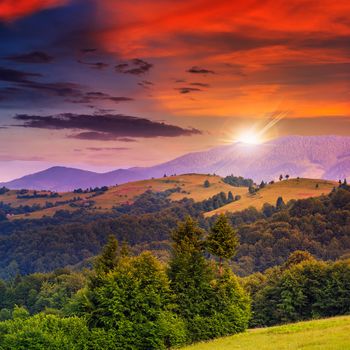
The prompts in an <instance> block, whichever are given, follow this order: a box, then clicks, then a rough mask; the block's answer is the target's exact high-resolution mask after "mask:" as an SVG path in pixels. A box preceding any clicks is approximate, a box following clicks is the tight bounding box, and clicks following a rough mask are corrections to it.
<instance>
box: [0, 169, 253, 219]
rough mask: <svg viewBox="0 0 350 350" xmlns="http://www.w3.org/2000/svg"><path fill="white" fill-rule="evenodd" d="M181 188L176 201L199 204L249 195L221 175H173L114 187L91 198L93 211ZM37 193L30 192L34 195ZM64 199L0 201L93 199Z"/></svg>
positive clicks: (9, 198)
mask: <svg viewBox="0 0 350 350" xmlns="http://www.w3.org/2000/svg"><path fill="white" fill-rule="evenodd" d="M205 180H208V181H209V182H210V184H211V185H210V187H208V188H205V187H204V186H203V184H204V181H205ZM176 187H180V188H181V192H183V193H173V194H171V196H170V198H171V199H172V200H180V199H182V198H185V197H187V198H192V199H194V200H195V201H202V200H204V199H207V198H210V197H212V196H214V195H215V194H217V193H219V192H221V191H224V192H225V193H226V194H227V193H228V192H229V191H232V190H234V192H235V194H241V195H243V194H244V193H246V192H247V188H245V187H241V188H237V189H236V188H233V187H232V186H230V185H227V184H225V183H224V182H222V179H221V178H220V177H219V176H214V175H200V174H188V175H179V176H169V177H166V178H160V179H152V180H143V181H136V182H130V183H126V184H123V185H119V186H113V187H110V188H109V189H108V191H106V192H105V193H104V194H102V195H99V196H96V197H93V198H91V199H92V200H93V201H95V205H94V208H93V209H92V210H93V211H108V210H111V209H112V207H113V206H117V205H121V204H124V203H132V202H133V201H134V199H135V197H136V196H139V195H140V194H142V193H144V192H145V191H147V190H152V191H154V192H161V191H165V190H168V189H172V188H176ZM32 192H33V191H30V193H32ZM60 195H61V196H62V197H60V198H54V199H50V198H38V199H20V200H19V199H17V198H16V191H10V192H8V193H6V194H4V195H1V196H0V201H3V202H6V203H11V205H12V206H14V207H17V206H19V205H25V204H28V205H32V204H34V203H36V204H41V205H44V204H45V202H46V201H48V202H53V203H54V202H56V201H63V200H68V199H71V198H73V197H78V196H79V197H81V198H86V199H88V197H90V196H91V193H88V194H74V193H69V192H68V193H61V194H60ZM59 209H64V210H76V209H75V208H72V207H71V206H70V205H69V204H65V205H61V206H58V207H54V208H48V209H43V210H40V211H36V212H33V213H30V214H29V215H26V216H25V217H27V218H41V217H43V216H44V215H47V216H50V215H53V214H54V213H55V212H56V211H57V210H59ZM23 217H24V215H18V216H15V217H14V218H23Z"/></svg>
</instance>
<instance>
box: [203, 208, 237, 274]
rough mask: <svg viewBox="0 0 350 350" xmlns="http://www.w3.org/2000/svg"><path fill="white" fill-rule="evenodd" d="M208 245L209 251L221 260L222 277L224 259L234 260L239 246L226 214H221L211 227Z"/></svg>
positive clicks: (220, 270)
mask: <svg viewBox="0 0 350 350" xmlns="http://www.w3.org/2000/svg"><path fill="white" fill-rule="evenodd" d="M206 244H207V247H208V251H209V252H210V253H211V254H213V255H215V256H217V257H218V258H219V272H220V275H221V274H222V262H223V259H232V257H233V256H234V255H235V254H236V252H237V248H238V244H239V240H238V237H237V233H236V231H235V230H234V228H233V227H232V226H231V225H230V223H229V222H228V219H227V217H226V216H225V215H224V214H221V215H220V216H219V217H218V219H217V220H216V222H215V223H214V225H213V226H212V227H211V229H210V233H209V235H208V238H207V241H206Z"/></svg>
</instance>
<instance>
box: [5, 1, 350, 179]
mask: <svg viewBox="0 0 350 350" xmlns="http://www.w3.org/2000/svg"><path fill="white" fill-rule="evenodd" d="M324 134H332V135H348V136H350V2H349V1H348V0H339V1H333V0H317V1H316V0H296V1H284V0H266V1H257V0H244V1H243V0H242V1H232V0H218V1H212V0H186V1H181V0H176V1H174V0H133V1H129V0H119V1H116V0H0V181H7V180H10V179H13V178H15V177H18V176H21V175H24V174H28V173H31V172H34V171H38V170H42V169H45V168H48V167H50V166H53V165H64V166H72V167H78V168H83V169H90V170H94V171H98V172H103V171H107V170H112V169H116V168H126V167H131V166H149V165H153V164H157V163H161V162H163V161H167V160H170V159H172V158H175V157H177V156H180V155H182V154H184V153H188V152H193V151H199V150H204V149H208V148H211V147H215V146H218V145H223V144H229V143H232V142H236V141H237V140H244V139H249V140H251V139H253V140H255V141H259V142H262V141H266V140H269V139H273V138H276V137H282V136H286V135H324ZM247 135H248V136H247Z"/></svg>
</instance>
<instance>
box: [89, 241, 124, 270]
mask: <svg viewBox="0 0 350 350" xmlns="http://www.w3.org/2000/svg"><path fill="white" fill-rule="evenodd" d="M118 246H119V244H118V241H117V239H116V238H115V237H114V236H112V235H110V236H109V237H108V241H107V244H106V245H105V246H104V247H103V249H102V253H101V254H100V255H99V256H98V257H97V258H96V261H95V271H96V272H97V273H107V272H109V271H111V270H113V268H114V267H115V266H116V265H117V260H118Z"/></svg>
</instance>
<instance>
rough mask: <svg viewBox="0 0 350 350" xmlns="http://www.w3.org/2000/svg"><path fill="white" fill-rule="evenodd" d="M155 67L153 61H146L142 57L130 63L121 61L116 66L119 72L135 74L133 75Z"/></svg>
mask: <svg viewBox="0 0 350 350" xmlns="http://www.w3.org/2000/svg"><path fill="white" fill-rule="evenodd" d="M152 67H153V64H152V63H149V62H146V61H144V60H142V59H140V58H135V59H133V60H131V61H130V62H129V63H119V64H117V65H116V66H115V70H116V71H117V72H118V73H123V74H133V75H142V74H145V73H147V72H149V71H150V70H151V68H152Z"/></svg>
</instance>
